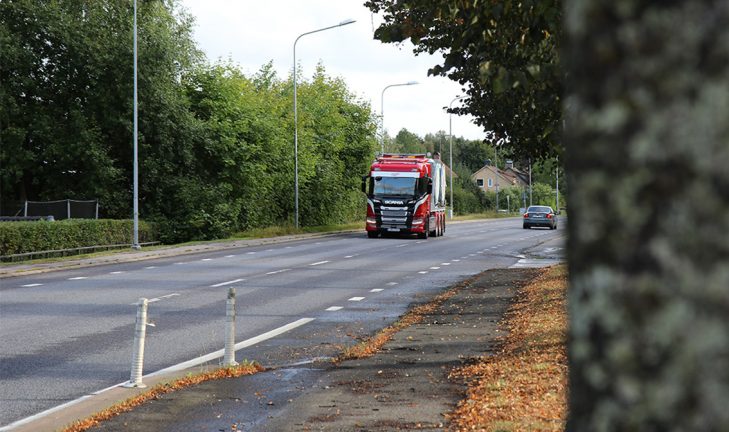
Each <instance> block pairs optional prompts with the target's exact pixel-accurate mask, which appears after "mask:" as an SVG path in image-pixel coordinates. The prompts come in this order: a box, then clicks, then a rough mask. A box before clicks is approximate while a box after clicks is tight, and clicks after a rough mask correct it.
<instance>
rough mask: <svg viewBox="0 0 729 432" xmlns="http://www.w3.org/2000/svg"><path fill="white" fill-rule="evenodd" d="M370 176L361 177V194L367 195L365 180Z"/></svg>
mask: <svg viewBox="0 0 729 432" xmlns="http://www.w3.org/2000/svg"><path fill="white" fill-rule="evenodd" d="M368 178H370V176H362V192H364V193H367V179H368Z"/></svg>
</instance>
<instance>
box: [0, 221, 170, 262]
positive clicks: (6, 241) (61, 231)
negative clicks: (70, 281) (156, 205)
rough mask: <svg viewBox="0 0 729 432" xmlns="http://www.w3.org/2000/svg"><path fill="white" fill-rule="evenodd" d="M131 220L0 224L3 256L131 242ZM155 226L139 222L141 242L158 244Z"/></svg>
mask: <svg viewBox="0 0 729 432" xmlns="http://www.w3.org/2000/svg"><path fill="white" fill-rule="evenodd" d="M132 224H133V221H131V220H112V219H69V220H63V221H54V222H47V221H38V222H2V223H0V255H2V256H5V255H14V254H21V253H28V252H40V251H49V250H60V249H73V248H79V247H85V246H106V245H113V244H131V243H132ZM156 238H157V234H156V230H155V228H154V225H153V224H150V223H147V222H144V221H139V242H140V243H145V242H150V241H155V240H156Z"/></svg>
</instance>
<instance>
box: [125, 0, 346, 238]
mask: <svg viewBox="0 0 729 432" xmlns="http://www.w3.org/2000/svg"><path fill="white" fill-rule="evenodd" d="M135 1H136V0H135ZM353 22H355V20H353V19H348V20H344V21H342V22H340V23H339V24H337V25H333V26H329V27H324V28H320V29H317V30H312V31H310V32H306V33H302V34H300V35H299V37H297V38H296V40H295V41H294V226H295V227H296V228H298V227H299V113H298V109H297V105H296V43H297V42H299V39H301V38H302V37H303V36H306V35H310V34H312V33H318V32H320V31H324V30H329V29H333V28H336V27H342V26H345V25H347V24H352V23H353Z"/></svg>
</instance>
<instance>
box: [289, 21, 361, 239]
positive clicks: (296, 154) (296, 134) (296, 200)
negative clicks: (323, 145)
mask: <svg viewBox="0 0 729 432" xmlns="http://www.w3.org/2000/svg"><path fill="white" fill-rule="evenodd" d="M353 22H355V20H353V19H347V20H344V21H342V22H340V23H339V24H336V25H333V26H329V27H324V28H320V29H316V30H312V31H309V32H306V33H302V34H300V35H299V37H297V38H296V40H295V41H294V225H295V226H296V228H298V227H299V114H298V111H297V106H296V43H297V42H299V39H301V38H302V37H303V36H306V35H310V34H312V33H319V32H321V31H324V30H329V29H333V28H337V27H342V26H345V25H347V24H352V23H353Z"/></svg>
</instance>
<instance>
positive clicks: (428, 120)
mask: <svg viewBox="0 0 729 432" xmlns="http://www.w3.org/2000/svg"><path fill="white" fill-rule="evenodd" d="M363 3H364V0H283V1H280V0H279V1H252V0H182V5H183V7H184V8H185V9H187V11H188V12H189V13H190V14H192V15H193V16H194V17H195V19H196V27H195V39H196V40H197V42H198V46H199V47H200V49H202V50H203V51H204V52H205V53H206V55H207V57H208V59H209V60H211V61H213V60H217V59H219V58H223V59H228V58H230V59H232V60H233V61H234V62H235V63H237V64H239V65H240V66H241V67H242V69H243V71H244V72H245V73H246V74H247V75H249V74H253V73H255V72H257V71H258V70H259V69H260V67H261V66H262V65H263V64H265V63H267V62H268V61H271V60H272V61H273V66H274V68H275V69H276V71H277V72H278V75H279V77H281V78H285V77H287V76H288V75H289V73H290V71H291V68H292V66H293V44H294V41H295V40H296V38H297V37H298V36H299V35H300V34H302V33H305V32H309V31H312V30H316V29H319V28H322V27H328V26H330V25H335V24H337V23H340V22H342V21H344V20H345V19H355V20H357V22H355V23H354V24H349V25H346V26H342V27H337V28H334V29H331V30H326V31H323V32H320V33H314V34H311V35H307V36H304V37H302V38H301V39H300V40H299V42H298V43H297V45H296V58H297V62H298V63H299V64H300V65H301V67H302V69H303V72H302V74H303V75H304V77H306V78H307V79H310V78H311V76H312V75H313V73H314V70H315V67H316V64H317V63H319V62H322V64H323V65H324V67H325V69H326V71H327V75H330V76H338V77H341V78H342V79H344V81H345V82H346V83H347V86H348V87H349V89H350V90H351V91H352V92H353V93H355V94H356V95H358V96H359V97H361V98H362V99H364V100H365V101H368V102H370V104H371V107H372V109H373V110H375V111H376V112H377V114H380V106H381V97H382V96H381V95H382V90H383V89H384V88H385V87H386V86H388V85H390V84H397V83H404V82H408V81H418V82H419V84H418V85H413V86H403V87H391V88H389V89H387V90H386V91H385V94H384V111H385V116H384V124H385V129H387V131H388V133H389V134H390V135H392V136H394V135H395V134H397V132H398V131H399V130H400V129H402V128H406V129H408V130H409V131H411V132H414V133H416V134H418V135H420V136H423V135H425V134H426V133H435V132H437V131H439V130H443V131H445V132H446V133H448V127H449V126H448V117H449V116H448V114H447V113H446V112H445V111H444V110H443V107H445V106H447V105H448V104H449V103H450V102H451V100H452V99H453V98H454V97H456V96H458V95H460V94H462V91H461V86H460V85H459V84H458V83H456V82H454V81H451V80H449V79H448V78H443V77H432V76H431V77H429V76H428V75H427V72H428V68H429V67H432V66H434V65H435V64H437V63H439V62H440V58H441V56H440V55H438V54H436V55H435V56H432V57H431V56H428V55H425V54H421V55H419V56H417V57H416V56H415V55H414V54H413V53H412V44H410V43H409V42H406V43H405V44H403V45H402V46H397V45H394V44H383V43H381V42H379V41H376V40H374V39H373V28H376V27H377V26H378V24H379V23H380V22H381V18H380V17H378V16H373V15H372V14H371V13H370V12H369V10H368V9H367V8H365V7H364V6H363V5H362V4H363ZM457 105H458V102H457V101H456V102H454V104H453V106H457ZM453 135H454V136H464V137H466V138H469V139H479V140H480V139H483V138H484V133H483V131H482V130H481V128H479V127H478V126H476V125H475V124H473V123H472V122H471V118H470V117H466V116H457V115H453Z"/></svg>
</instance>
